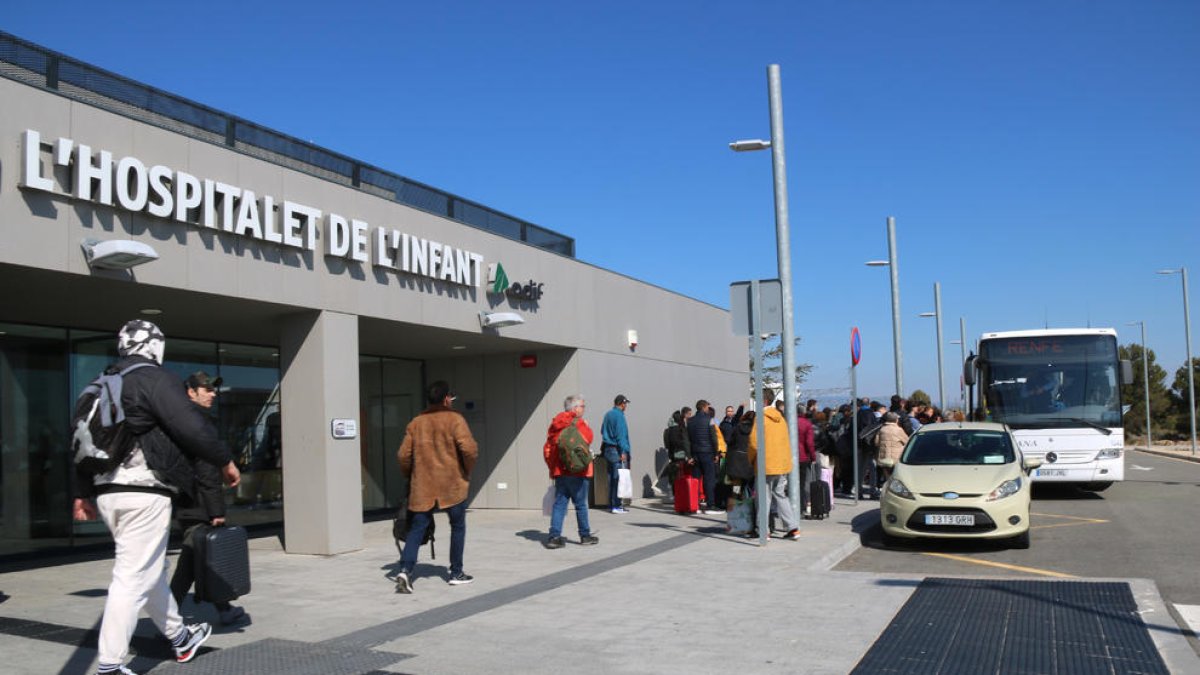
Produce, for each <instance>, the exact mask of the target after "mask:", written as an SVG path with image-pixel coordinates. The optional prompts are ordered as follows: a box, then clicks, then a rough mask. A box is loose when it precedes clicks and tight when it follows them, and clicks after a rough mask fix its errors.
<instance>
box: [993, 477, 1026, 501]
mask: <svg viewBox="0 0 1200 675" xmlns="http://www.w3.org/2000/svg"><path fill="white" fill-rule="evenodd" d="M1020 491H1021V478H1020V477H1019V476H1018V477H1017V478H1014V479H1012V480H1006V481H1004V482H1003V483H1001V484H1000V487H998V488H996V489H995V490H992V493H991V494H989V495H988V496H987V500H988V501H989V502H994V501H996V500H998V499H1004V498H1005V497H1011V496H1013V495H1015V494H1017V493H1018V492H1020Z"/></svg>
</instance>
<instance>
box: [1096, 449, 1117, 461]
mask: <svg viewBox="0 0 1200 675" xmlns="http://www.w3.org/2000/svg"><path fill="white" fill-rule="evenodd" d="M1096 459H1121V448H1108V449H1107V450H1101V451H1100V452H1099V453H1098V454H1097V455H1096Z"/></svg>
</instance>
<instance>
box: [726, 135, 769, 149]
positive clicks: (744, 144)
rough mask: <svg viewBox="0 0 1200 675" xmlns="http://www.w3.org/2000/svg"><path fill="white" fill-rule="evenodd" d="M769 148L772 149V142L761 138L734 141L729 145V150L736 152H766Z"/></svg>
mask: <svg viewBox="0 0 1200 675" xmlns="http://www.w3.org/2000/svg"><path fill="white" fill-rule="evenodd" d="M769 147H771V141H764V140H762V139H760V138H753V139H750V140H746V141H734V142H732V143H730V144H729V149H730V150H733V151H734V152H754V151H755V150H766V149H767V148H769Z"/></svg>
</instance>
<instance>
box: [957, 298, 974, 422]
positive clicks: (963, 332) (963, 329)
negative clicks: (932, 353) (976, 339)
mask: <svg viewBox="0 0 1200 675" xmlns="http://www.w3.org/2000/svg"><path fill="white" fill-rule="evenodd" d="M958 351H959V353H960V354H962V360H961V361H959V362H958V390H959V393H960V395H961V396H962V407H963V415H969V414H970V412H971V411H970V410H967V381H966V380H965V379H963V365H964V364H966V362H967V320H966V319H964V318H963V317H961V316H960V317H958Z"/></svg>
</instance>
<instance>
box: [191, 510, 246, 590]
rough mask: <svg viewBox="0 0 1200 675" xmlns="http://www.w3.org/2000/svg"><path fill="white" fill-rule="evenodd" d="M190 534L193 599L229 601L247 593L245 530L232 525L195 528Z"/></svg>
mask: <svg viewBox="0 0 1200 675" xmlns="http://www.w3.org/2000/svg"><path fill="white" fill-rule="evenodd" d="M192 537H193V539H192V546H193V547H194V549H195V561H196V601H197V602H229V601H230V600H233V599H235V598H239V597H241V596H243V595H246V594H247V593H249V592H250V549H249V546H248V545H247V543H246V530H245V529H243V528H241V527H238V526H236V525H234V526H230V527H198V528H196V530H195V532H194V533H193V535H192Z"/></svg>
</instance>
